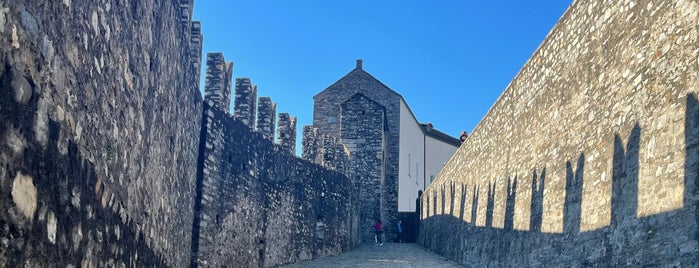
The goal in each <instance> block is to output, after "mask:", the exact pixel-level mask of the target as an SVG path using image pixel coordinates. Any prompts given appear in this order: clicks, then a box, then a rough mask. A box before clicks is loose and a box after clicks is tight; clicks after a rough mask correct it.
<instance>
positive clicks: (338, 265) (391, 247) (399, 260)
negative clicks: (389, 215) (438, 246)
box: [281, 243, 464, 268]
mask: <svg viewBox="0 0 699 268" xmlns="http://www.w3.org/2000/svg"><path fill="white" fill-rule="evenodd" d="M281 267H283V268H301V267H304V268H306V267H310V268H321V267H322V268H326V267H330V268H342V267H351V268H359V267H377V268H381V267H430V268H432V267H435V268H444V267H461V268H463V267H464V266H463V265H459V264H457V263H455V262H453V261H449V260H447V259H446V258H444V257H442V256H439V255H437V254H434V253H432V252H430V251H427V250H425V249H423V248H422V247H420V246H418V245H417V244H407V243H403V244H393V243H385V244H383V246H375V245H373V244H364V245H362V246H360V247H359V248H358V249H355V250H352V251H350V252H347V253H345V254H341V255H337V256H331V257H323V258H319V259H317V260H313V261H307V262H300V263H295V264H290V265H286V266H281Z"/></svg>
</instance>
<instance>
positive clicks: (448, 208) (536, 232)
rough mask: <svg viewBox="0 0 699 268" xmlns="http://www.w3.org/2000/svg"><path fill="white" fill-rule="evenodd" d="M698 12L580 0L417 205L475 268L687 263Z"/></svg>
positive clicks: (437, 241) (426, 232) (436, 247)
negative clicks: (488, 267)
mask: <svg viewBox="0 0 699 268" xmlns="http://www.w3.org/2000/svg"><path fill="white" fill-rule="evenodd" d="M698 14H699V6H698V4H697V2H695V1H645V0H644V1H635V2H631V1H611V0H610V1H575V2H574V3H573V4H572V6H571V7H570V8H569V10H568V11H566V13H565V14H564V15H563V17H562V18H561V20H560V21H559V22H558V24H557V25H556V26H555V27H554V28H553V30H552V31H551V33H549V35H548V37H547V38H546V39H545V40H544V41H543V43H542V45H541V46H540V48H539V49H538V50H537V51H536V52H535V53H534V55H533V56H532V57H531V59H530V60H529V61H528V62H527V63H526V64H525V65H524V67H523V68H522V70H521V71H520V72H519V74H518V75H517V76H516V77H515V78H514V80H513V81H512V82H511V83H510V85H509V86H508V87H507V88H506V89H505V91H504V93H503V94H502V95H501V96H500V98H499V99H498V100H497V102H496V103H495V104H494V105H493V107H492V108H491V109H490V111H489V112H488V114H487V115H486V116H485V117H484V118H483V119H482V120H481V122H480V123H479V125H478V126H477V128H476V129H475V130H474V132H473V133H472V135H471V136H469V137H468V138H467V140H466V141H465V142H464V144H463V145H462V146H461V148H460V149H459V150H458V151H457V153H456V155H455V156H454V157H453V158H452V160H451V161H450V162H449V163H448V164H447V165H446V167H445V168H444V170H443V171H442V173H440V175H439V176H438V178H437V179H436V181H435V182H434V183H432V185H430V187H429V188H428V189H427V191H426V193H425V195H423V197H422V200H421V205H422V206H421V207H422V222H421V226H420V235H419V241H420V243H421V244H423V245H425V246H426V247H428V248H430V249H431V250H433V251H435V252H437V253H440V254H443V255H445V256H447V257H449V258H451V259H454V260H457V261H460V262H462V263H468V264H469V265H473V266H477V267H487V266H490V267H500V266H561V267H563V266H565V267H570V266H624V265H650V266H662V265H669V266H673V265H675V266H687V267H691V266H696V265H697V264H698V263H699V259H698V258H699V257H698V256H699V251H698V245H697V243H698V242H697V239H698V234H699V233H698V231H699V229H698V228H697V225H698V221H699V215H698V214H697V202H698V200H699V196H698V195H697V194H698V193H697V182H696V179H697V174H698V173H697V172H699V164H698V163H697V160H698V159H699V158H698V155H697V148H698V147H697V145H698V142H699V140H698V138H697V137H699V108H698V107H699V106H698V105H697V98H696V94H697V92H699V82H697V81H699V60H698V50H699V39H698V35H697V31H698V28H697V25H699V20H698Z"/></svg>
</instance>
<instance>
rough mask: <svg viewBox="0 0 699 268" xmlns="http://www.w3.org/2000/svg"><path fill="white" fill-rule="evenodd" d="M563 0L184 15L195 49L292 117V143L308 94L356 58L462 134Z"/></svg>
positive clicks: (330, 5)
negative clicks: (214, 55) (196, 24)
mask: <svg viewBox="0 0 699 268" xmlns="http://www.w3.org/2000/svg"><path fill="white" fill-rule="evenodd" d="M571 3H572V0H565V1H557V0H553V1H552V0H548V1H543V0H530V1H521V0H518V1H472V0H460V1H446V0H445V1H426V0H422V1H418V0H400V1H399V0H387V1H380V0H373V1H369V0H353V1H349V0H347V1H336V0H327V1H319V0H293V1H292V0H268V1H203V0H198V1H195V4H194V19H195V20H199V21H201V22H202V32H203V34H204V44H203V46H204V48H203V51H204V54H206V53H208V52H223V53H224V56H225V57H226V60H227V61H233V64H234V72H233V77H234V79H235V78H236V77H250V78H251V79H252V82H253V84H256V85H258V96H270V97H271V98H272V100H273V101H274V102H276V103H277V112H288V113H290V114H291V115H292V116H296V117H297V118H298V125H297V132H298V134H299V138H298V142H297V151H300V147H301V140H300V136H301V135H300V134H301V128H302V126H303V125H310V124H311V123H312V121H313V96H314V95H315V94H317V93H318V92H320V91H322V90H323V89H325V88H326V87H328V86H330V85H331V84H332V83H334V82H335V81H337V80H338V79H340V78H341V77H342V76H344V75H345V74H347V73H348V72H349V71H351V70H352V69H353V68H354V67H355V60H356V59H359V58H361V59H363V60H364V70H366V71H367V72H369V73H370V74H372V75H373V76H374V77H376V78H377V79H379V80H381V81H382V82H383V83H384V84H386V85H387V86H388V87H390V88H392V89H393V90H395V91H397V92H398V93H399V94H401V95H402V96H403V98H404V99H405V101H406V102H407V103H408V105H409V106H410V108H411V109H412V111H413V113H415V116H416V117H417V119H418V120H419V121H420V122H421V123H425V122H431V123H432V124H434V126H435V128H437V129H439V130H441V131H444V132H445V133H447V134H450V135H452V136H455V137H458V135H459V133H460V132H461V131H463V130H465V131H468V132H469V133H470V132H471V131H472V130H473V129H474V128H475V127H476V125H477V124H478V122H479V121H480V120H481V118H483V116H484V115H485V114H486V112H487V111H488V109H489V108H490V107H491V106H492V105H493V103H494V102H495V100H496V99H497V98H498V96H500V94H501V93H502V91H503V90H504V89H505V87H506V86H507V85H508V84H509V83H510V81H511V80H512V78H514V76H515V75H516V74H517V72H518V71H519V69H520V68H521V67H522V65H523V64H524V63H525V62H526V61H527V59H529V57H530V56H531V55H532V53H534V51H535V50H536V48H537V47H538V46H539V44H541V42H542V41H543V40H544V38H545V37H546V35H547V34H548V32H549V31H550V30H551V28H552V27H553V25H554V24H555V23H556V22H557V21H558V19H559V18H560V17H561V15H562V14H563V12H564V11H565V10H566V9H567V8H568V6H569V5H570V4H571ZM204 59H205V58H204ZM202 77H204V76H202ZM231 106H232V105H231Z"/></svg>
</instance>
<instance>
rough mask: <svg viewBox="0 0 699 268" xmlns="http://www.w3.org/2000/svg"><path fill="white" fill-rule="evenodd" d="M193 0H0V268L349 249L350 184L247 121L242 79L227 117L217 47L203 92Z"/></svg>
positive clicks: (277, 258)
mask: <svg viewBox="0 0 699 268" xmlns="http://www.w3.org/2000/svg"><path fill="white" fill-rule="evenodd" d="M192 4H193V3H192V1H190V0H182V1H164V2H159V3H150V2H141V1H131V2H124V1H118V0H115V1H100V2H99V3H94V2H91V1H83V0H72V1H50V2H45V1H0V33H1V34H0V53H1V57H2V64H0V267H18V266H29V267H52V266H58V267H105V266H107V267H113V266H116V267H126V266H128V267H153V266H158V267H160V266H170V267H181V266H187V265H193V266H197V265H201V266H208V265H211V264H214V265H216V264H221V263H224V262H225V263H227V264H236V265H241V266H246V265H252V266H272V265H276V264H281V263H286V262H293V261H297V260H306V259H310V258H315V257H318V256H324V255H327V254H337V253H339V252H342V251H346V250H348V249H350V248H352V247H353V246H354V245H356V241H357V240H356V239H351V236H352V233H351V232H352V230H353V229H352V228H351V226H348V225H350V224H353V223H352V221H351V219H352V215H353V214H352V213H355V212H354V210H353V209H352V207H351V204H352V203H351V202H352V199H351V194H350V193H349V192H347V189H351V188H352V187H351V186H350V185H347V184H349V183H351V182H350V180H349V179H348V178H347V177H346V176H344V175H341V174H339V173H337V172H332V171H329V170H327V169H324V168H321V167H319V166H317V165H313V164H310V163H308V162H305V161H303V160H301V159H298V158H296V157H294V156H293V155H292V154H289V153H288V152H287V151H288V149H283V148H289V147H290V148H293V144H292V143H289V142H286V145H285V147H282V146H280V145H275V144H273V143H272V141H270V139H269V138H263V137H262V136H261V134H260V133H257V132H253V131H252V130H251V128H250V127H253V128H252V129H254V125H255V121H254V120H255V117H254V115H255V113H254V112H255V110H254V109H255V100H256V91H255V87H254V86H252V85H250V83H249V80H247V82H248V83H247V85H248V87H247V88H248V89H249V93H252V96H249V98H245V99H244V100H245V103H244V104H245V105H246V107H247V108H248V109H247V110H246V111H248V113H247V116H248V117H249V118H248V117H246V118H241V119H243V120H244V119H247V121H245V122H242V121H240V120H237V119H233V118H232V117H231V116H230V115H229V114H228V111H229V109H230V102H231V87H232V83H231V77H232V73H233V68H232V66H233V65H232V63H230V62H226V61H225V59H224V57H223V55H221V54H215V53H214V54H209V55H208V56H207V74H206V75H207V77H206V87H207V90H206V92H205V99H206V102H204V100H202V97H201V95H200V93H199V88H198V85H199V80H200V78H199V75H198V74H199V70H200V68H201V62H202V60H201V44H202V40H203V39H202V36H201V25H200V24H199V23H198V22H191V20H190V19H191V8H190V7H192ZM202 118H206V120H202ZM292 118H293V117H292ZM265 121H269V123H270V124H271V126H272V128H270V129H269V131H268V132H271V133H273V132H272V131H273V125H274V116H273V115H272V114H270V118H268V119H267V120H265ZM290 121H291V122H290V124H289V125H290V126H293V122H294V120H290ZM288 132H289V134H290V135H292V134H293V131H288ZM292 140H293V139H292ZM212 141H220V143H219V144H220V145H222V146H223V147H220V148H219V147H217V148H216V149H212V148H210V147H206V146H207V145H209V146H210V145H211V142H212ZM219 144H217V145H219ZM246 146H248V147H246ZM217 153H218V154H217ZM217 172H219V173H217ZM330 179H332V181H327V180H330ZM212 198H221V199H212ZM289 223H291V224H289ZM294 224H296V225H294ZM241 225H243V226H246V228H248V229H240V230H246V232H245V233H244V234H243V235H240V234H237V233H231V232H237V230H239V228H238V227H240V226H241ZM228 239H231V240H228ZM236 239H237V240H236ZM211 241H213V242H215V243H213V244H211V243H209V242H211ZM243 241H245V242H246V243H243ZM229 242H239V243H237V244H235V243H234V244H235V245H237V246H235V247H230V244H228V243H229ZM248 242H249V243H248ZM251 248H254V250H252V251H250V250H251ZM223 250H225V252H226V255H225V256H223V257H221V256H220V255H218V252H223ZM287 256H294V257H293V258H288V257H287Z"/></svg>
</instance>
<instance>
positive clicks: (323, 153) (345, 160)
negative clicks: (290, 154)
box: [301, 126, 350, 175]
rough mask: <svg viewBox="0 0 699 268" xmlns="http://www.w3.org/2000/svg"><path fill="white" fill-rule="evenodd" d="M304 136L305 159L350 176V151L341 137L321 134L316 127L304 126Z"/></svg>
mask: <svg viewBox="0 0 699 268" xmlns="http://www.w3.org/2000/svg"><path fill="white" fill-rule="evenodd" d="M302 135H303V138H302V141H301V144H302V146H303V150H302V156H301V157H302V158H303V159H306V160H308V161H310V162H313V163H316V164H319V165H321V166H324V167H326V168H329V169H332V170H337V171H338V172H342V173H344V174H348V175H349V174H350V164H349V162H350V160H349V151H348V150H347V148H345V146H344V145H343V144H342V140H341V139H340V138H339V137H336V136H333V135H328V134H323V133H320V131H318V128H316V127H314V126H303V133H302Z"/></svg>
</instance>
